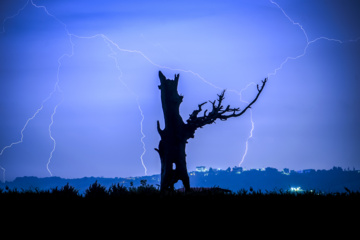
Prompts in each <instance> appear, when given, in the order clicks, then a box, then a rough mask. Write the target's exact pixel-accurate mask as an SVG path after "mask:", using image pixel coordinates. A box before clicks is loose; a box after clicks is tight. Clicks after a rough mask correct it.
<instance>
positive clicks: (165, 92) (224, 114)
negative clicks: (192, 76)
mask: <svg viewBox="0 0 360 240" xmlns="http://www.w3.org/2000/svg"><path fill="white" fill-rule="evenodd" d="M159 78H160V83H161V84H160V85H159V89H160V90H161V103H162V109H163V113H164V119H165V128H164V129H161V127H160V122H159V121H157V130H158V132H159V134H160V137H161V140H160V143H159V147H158V148H155V150H156V151H157V152H158V153H159V155H160V160H161V181H160V189H161V191H166V190H169V189H173V188H174V184H175V183H176V182H177V181H179V180H181V181H182V182H183V185H184V187H185V190H186V191H188V190H190V181H189V175H188V172H187V167H186V153H185V147H186V144H187V143H188V142H187V140H188V139H189V138H194V134H195V131H196V129H198V128H202V127H203V126H205V125H207V124H212V123H214V122H215V121H216V120H217V119H220V120H222V121H225V120H227V119H228V118H232V117H239V116H241V115H242V114H244V113H245V112H246V110H248V109H249V108H251V106H252V105H253V104H254V103H255V102H256V100H257V99H258V97H259V96H260V93H261V92H262V91H263V89H264V87H265V84H266V81H267V79H266V78H265V80H264V81H262V85H261V87H259V85H257V90H258V93H257V95H256V97H255V98H254V100H253V101H252V102H250V103H249V104H248V105H247V106H246V107H245V108H244V109H243V110H240V108H231V107H230V105H228V106H227V107H226V108H224V107H223V105H222V102H223V100H224V95H225V90H224V91H222V93H221V94H220V95H218V99H217V101H216V100H214V101H213V102H212V101H209V102H210V103H211V104H212V110H211V111H210V112H208V110H205V111H204V113H203V114H202V116H199V113H200V112H201V111H202V106H203V105H204V104H206V103H207V102H203V103H201V104H199V105H198V109H197V110H194V111H193V112H192V113H191V114H190V116H189V119H187V120H186V123H184V121H183V119H182V118H181V116H180V113H179V108H180V104H181V102H182V100H183V96H181V95H179V93H178V91H177V87H178V83H179V74H177V75H176V74H175V79H174V80H170V79H166V77H165V76H164V75H163V74H162V72H161V71H159Z"/></svg>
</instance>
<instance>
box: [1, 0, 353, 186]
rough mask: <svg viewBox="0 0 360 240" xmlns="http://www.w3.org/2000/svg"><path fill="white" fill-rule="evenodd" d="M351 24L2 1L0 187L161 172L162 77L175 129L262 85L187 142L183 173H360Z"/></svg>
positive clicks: (322, 13)
mask: <svg viewBox="0 0 360 240" xmlns="http://www.w3.org/2000/svg"><path fill="white" fill-rule="evenodd" d="M359 11H360V4H359V1H357V0H336V1H332V0H327V1H325V0H318V1H313V0H301V1H300V0H292V1H286V0H276V1H275V2H272V1H271V0H256V1H250V0H241V1H240V0H219V1H205V0H199V1H194V0H191V1H190V0H189V1H188V0H185V1H160V0H156V1H147V0H132V1H124V0H122V1H118V0H106V1H85V0H79V1H70V0H62V1H55V0H54V1H49V0H32V1H30V0H29V1H27V0H17V1H14V0H3V1H1V7H0V24H1V25H0V49H1V54H0V58H1V59H0V61H1V65H0V80H1V81H0V116H1V118H0V132H1V135H0V136H1V138H0V151H1V153H0V174H1V180H2V181H3V180H4V179H6V181H10V180H13V179H14V178H16V177H20V176H38V177H47V176H51V175H52V176H60V177H64V178H79V177H84V176H103V177H129V176H142V175H145V173H146V174H147V175H152V174H158V173H160V159H159V156H158V153H157V152H156V151H155V150H154V148H155V147H157V146H158V143H159V140H160V136H159V135H158V133H157V130H156V121H157V120H160V122H161V126H164V120H163V115H162V109H161V101H160V91H159V89H158V85H159V79H158V71H159V70H161V71H162V72H163V73H164V74H165V76H167V78H171V79H173V78H174V74H177V73H179V74H180V81H179V93H180V94H182V95H184V99H183V103H182V105H181V109H180V112H181V115H182V117H183V119H184V120H186V119H187V118H188V116H189V114H190V113H191V112H192V111H193V110H195V109H196V108H197V104H199V103H202V102H204V101H208V100H215V99H216V98H217V95H216V94H219V93H220V92H221V90H222V89H227V92H226V95H225V97H226V98H225V100H224V104H230V105H231V106H232V107H240V108H244V107H245V106H246V101H251V100H252V98H253V97H254V96H255V94H256V85H255V84H257V83H259V84H260V83H261V80H263V79H264V78H266V77H268V78H269V80H268V84H267V86H266V87H265V89H264V91H263V93H262V95H261V96H260V98H259V99H258V101H257V102H256V103H255V104H254V105H253V108H252V111H248V112H246V113H245V114H244V115H242V116H241V117H240V118H231V119H229V120H228V121H226V122H222V121H218V122H217V123H216V124H213V125H208V126H205V127H204V128H202V129H199V130H197V132H196V134H195V138H194V139H190V140H189V144H188V145H187V164H188V170H189V171H193V170H194V169H195V167H196V166H201V165H204V166H207V167H213V168H222V169H225V168H227V167H234V166H238V165H239V164H240V163H241V162H242V163H241V166H242V167H244V168H246V169H249V168H263V167H275V168H278V169H282V168H290V169H295V170H298V169H308V168H313V169H330V168H332V167H333V166H340V167H343V168H348V167H350V168H353V167H355V168H356V169H359V168H360V159H359V156H360V148H359V143H360V126H359V122H360V114H359V106H360V95H359V94H358V91H359V89H360V66H359V63H360V27H359V23H360V15H359V14H358V12H359ZM210 105H211V104H208V107H210ZM205 106H206V105H205ZM252 122H253V124H254V125H253V126H254V129H253V131H252ZM250 135H252V138H249V136H250ZM248 138H249V139H248ZM247 140H248V143H247ZM246 146H248V148H247V152H246ZM245 152H246V156H245V157H244V154H245ZM243 157H244V158H243ZM242 160H243V161H242Z"/></svg>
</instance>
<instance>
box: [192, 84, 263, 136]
mask: <svg viewBox="0 0 360 240" xmlns="http://www.w3.org/2000/svg"><path fill="white" fill-rule="evenodd" d="M266 81H267V78H265V80H263V81H262V85H261V87H259V85H257V90H258V93H257V95H256V97H255V98H254V100H252V101H251V102H250V103H249V104H248V105H247V106H246V107H245V108H244V110H242V111H241V110H240V108H231V107H230V105H228V106H227V107H226V108H225V109H224V106H223V105H222V101H223V100H224V99H225V97H224V96H225V90H224V91H222V93H221V94H218V99H217V100H214V101H209V102H210V103H211V104H212V110H211V112H209V113H208V114H207V110H205V111H204V115H203V116H202V117H198V114H199V113H200V112H201V111H202V109H201V107H202V106H203V105H204V104H205V103H206V102H204V103H202V104H199V105H198V107H199V109H197V110H194V111H193V113H192V114H190V117H189V119H188V120H187V121H186V122H187V126H188V127H189V128H190V129H191V130H192V131H195V130H196V129H197V128H202V127H203V126H204V125H207V124H212V123H214V122H215V121H216V120H217V119H220V120H222V121H225V120H227V119H228V118H232V117H239V116H241V115H242V114H244V113H245V112H246V110H248V109H249V108H251V106H252V105H253V104H254V103H255V102H256V100H257V99H258V98H259V96H260V94H261V92H262V91H263V89H264V87H265V84H266ZM216 101H217V103H216ZM229 113H231V114H229Z"/></svg>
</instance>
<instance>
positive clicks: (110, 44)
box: [0, 0, 254, 182]
mask: <svg viewBox="0 0 360 240" xmlns="http://www.w3.org/2000/svg"><path fill="white" fill-rule="evenodd" d="M29 4H31V5H32V6H33V7H35V8H37V9H42V10H43V11H44V12H45V13H46V14H47V15H48V16H49V17H51V18H53V19H54V20H56V21H57V22H58V23H59V24H61V25H62V26H63V27H64V30H65V33H66V35H67V36H68V38H69V42H70V44H71V53H65V54H63V55H62V56H60V57H59V59H58V70H57V79H56V83H55V86H54V90H53V91H52V92H51V93H50V94H49V96H48V97H47V98H46V99H45V100H44V101H43V102H42V104H41V106H40V107H39V108H38V109H37V111H36V112H35V113H34V115H33V116H32V117H31V118H29V119H28V120H27V121H26V123H25V125H24V127H23V128H22V130H21V139H20V141H18V142H13V143H11V144H10V145H8V146H5V147H4V148H3V149H2V150H1V152H0V157H1V156H2V155H3V153H4V151H5V150H6V149H8V148H11V147H12V146H14V145H16V144H20V143H22V142H23V132H24V131H25V129H26V127H27V125H28V123H29V122H30V121H31V120H33V119H34V118H35V117H36V116H37V114H38V113H39V112H40V111H41V110H42V109H43V107H44V103H45V102H47V101H48V100H49V99H50V98H51V97H52V95H53V94H54V93H55V92H57V91H58V92H59V93H61V92H62V91H61V89H60V87H59V81H60V79H59V74H60V69H61V66H62V59H63V58H64V57H67V58H71V57H73V55H74V43H73V40H72V39H73V38H78V39H94V38H102V39H103V40H104V41H105V43H106V44H107V46H108V47H109V49H110V51H111V53H110V54H109V57H111V58H113V59H114V61H115V65H116V68H117V70H118V71H119V72H120V75H119V80H120V81H121V83H122V84H123V85H124V86H125V87H126V88H127V90H128V91H129V92H130V93H131V94H132V95H133V96H134V98H135V100H136V103H137V105H138V109H139V112H140V115H141V121H140V132H141V135H142V137H141V139H140V141H141V143H142V146H143V152H142V154H141V156H140V160H141V164H142V166H143V167H144V170H145V175H146V174H147V168H146V166H145V163H144V159H143V157H144V155H145V153H146V146H145V142H144V138H145V137H146V136H145V134H144V131H143V122H144V119H145V117H144V114H143V111H142V109H141V106H140V104H139V97H138V96H137V95H136V94H135V93H134V92H133V91H132V90H131V89H130V88H129V87H128V86H127V84H126V83H125V82H124V81H123V80H122V72H121V68H120V65H119V63H118V60H117V58H116V51H115V50H117V51H119V52H127V53H134V54H138V55H140V56H142V57H143V58H144V59H145V60H146V61H148V62H149V63H150V64H151V65H153V66H155V67H157V68H160V69H167V70H171V71H176V72H183V73H190V74H192V75H194V76H195V77H197V78H198V79H200V80H201V81H203V82H204V83H206V84H207V85H209V86H211V87H213V88H216V89H219V90H222V89H223V88H220V87H219V86H216V85H215V84H213V83H211V82H209V81H207V80H206V79H205V78H204V77H202V76H201V75H200V74H199V73H196V72H194V71H192V70H185V69H180V68H171V67H168V66H164V65H159V64H157V63H155V62H154V61H152V60H151V59H150V58H149V57H148V56H146V55H145V54H144V53H143V52H141V51H139V50H130V49H124V48H121V47H120V46H119V45H118V44H116V43H115V42H114V41H112V40H111V39H110V38H108V37H107V36H106V35H104V34H101V33H99V34H95V35H92V36H79V35H76V34H73V33H70V32H69V30H68V27H67V25H66V24H65V23H64V22H62V21H61V20H60V19H58V18H57V17H56V16H54V15H53V14H51V13H50V12H49V11H48V10H47V8H46V7H45V6H40V5H37V4H35V3H34V2H33V0H28V1H27V2H26V4H25V5H24V6H23V7H21V8H20V9H19V10H18V12H17V13H16V14H15V15H13V16H10V17H7V18H5V19H4V21H3V32H5V22H6V21H7V20H9V19H11V18H15V17H16V16H18V15H19V14H20V13H21V12H22V11H23V10H24V9H25V8H26V7H27V6H28V5H29ZM248 86H249V85H248ZM248 86H247V87H248ZM247 87H246V88H247ZM243 90H244V89H243ZM243 90H241V91H240V93H239V92H238V91H236V90H229V91H231V92H235V93H237V94H239V96H240V99H241V92H242V91H243ZM61 102H62V100H61V101H60V102H59V103H58V104H57V105H56V106H55V107H54V109H53V112H52V114H51V122H50V124H49V126H48V132H49V138H50V139H51V141H52V142H53V148H52V150H51V152H50V155H49V158H48V161H47V164H46V169H47V171H48V172H49V174H50V175H51V176H52V172H51V171H50V168H49V165H50V164H51V160H52V157H53V154H54V152H55V150H56V140H55V138H54V137H53V135H52V126H53V124H54V117H55V115H56V111H57V108H58V107H59V106H60V104H61ZM242 102H245V101H242ZM251 123H252V129H251V132H250V136H249V138H248V140H249V139H250V138H251V137H252V131H253V129H254V122H253V121H252V113H251ZM248 140H247V142H246V150H245V154H244V156H243V159H244V158H245V156H246V153H247V149H248ZM242 161H243V160H242ZM0 169H1V170H2V171H3V180H4V182H5V171H6V170H5V168H4V167H2V166H0Z"/></svg>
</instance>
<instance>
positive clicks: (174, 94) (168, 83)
mask: <svg viewBox="0 0 360 240" xmlns="http://www.w3.org/2000/svg"><path fill="white" fill-rule="evenodd" d="M159 78H160V82H161V84H160V85H159V89H160V90H161V103H162V109H163V112H164V119H165V128H164V129H163V130H161V128H160V123H159V121H158V122H157V129H158V132H159V134H160V137H161V140H160V143H159V148H158V149H155V150H156V151H157V152H158V153H159V155H160V160H161V183H160V188H161V191H166V190H169V189H173V188H174V184H175V183H176V182H177V181H179V180H181V181H182V182H183V185H184V187H185V190H187V191H188V190H190V183H189V175H188V172H187V168H186V153H185V147H186V143H187V140H188V139H189V137H188V136H187V135H188V134H186V133H187V131H186V130H187V129H186V124H185V123H184V121H183V119H182V118H181V116H180V112H179V108H180V104H181V102H182V99H183V96H180V95H179V94H178V91H177V87H178V81H179V74H178V75H175V79H174V80H169V79H166V78H165V76H164V75H163V74H162V73H161V72H159Z"/></svg>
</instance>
